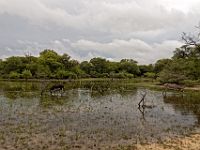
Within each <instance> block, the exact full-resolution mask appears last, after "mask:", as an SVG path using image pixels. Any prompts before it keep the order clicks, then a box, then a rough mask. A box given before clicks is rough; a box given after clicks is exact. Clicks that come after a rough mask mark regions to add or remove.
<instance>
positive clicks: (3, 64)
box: [0, 44, 200, 83]
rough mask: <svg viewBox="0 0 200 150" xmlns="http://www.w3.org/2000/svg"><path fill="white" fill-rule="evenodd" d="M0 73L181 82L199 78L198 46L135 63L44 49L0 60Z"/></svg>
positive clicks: (23, 76)
mask: <svg viewBox="0 0 200 150" xmlns="http://www.w3.org/2000/svg"><path fill="white" fill-rule="evenodd" d="M0 76H1V78H3V79H78V78H120V79H125V78H136V77H147V78H151V79H157V80H159V81H160V82H161V83H166V82H169V83H183V82H187V81H191V80H199V79H200V45H198V44H196V45H194V44H193V45H191V44H187V45H184V46H182V47H181V48H177V49H176V50H175V51H174V56H173V57H172V58H171V59H161V60H158V61H157V62H156V63H155V64H150V65H138V63H137V62H136V61H135V60H133V59H122V60H121V61H119V62H113V61H108V60H106V59H104V58H100V57H98V58H93V59H91V60H90V61H83V62H81V63H79V62H78V61H77V60H73V59H71V58H70V56H69V55H68V54H63V55H59V54H58V53H56V52H55V51H54V50H49V49H46V50H44V51H42V52H41V53H40V55H39V57H34V56H30V55H26V56H23V57H21V56H12V57H9V58H7V59H5V60H0Z"/></svg>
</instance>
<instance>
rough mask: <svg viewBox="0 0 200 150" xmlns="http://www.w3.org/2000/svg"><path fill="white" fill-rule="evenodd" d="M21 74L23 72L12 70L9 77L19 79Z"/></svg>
mask: <svg viewBox="0 0 200 150" xmlns="http://www.w3.org/2000/svg"><path fill="white" fill-rule="evenodd" d="M20 76H21V74H20V73H17V72H13V71H12V72H10V74H9V78H10V79H19V78H20Z"/></svg>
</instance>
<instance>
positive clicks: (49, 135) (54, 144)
mask: <svg viewBox="0 0 200 150" xmlns="http://www.w3.org/2000/svg"><path fill="white" fill-rule="evenodd" d="M44 84H45V83H39V82H35V83H24V82H1V83H0V91H1V92H0V126H1V128H0V145H1V146H0V147H1V148H4V149H12V148H13V149H111V148H113V147H114V148H117V147H123V146H127V145H134V144H137V143H141V144H143V143H150V142H161V141H163V140H165V139H166V138H169V137H170V138H171V137H176V136H183V135H186V134H189V133H190V132H192V131H193V130H194V129H196V128H198V126H199V123H200V108H199V104H200V98H199V94H198V93H186V94H184V95H183V94H182V93H173V92H168V93H167V96H166V97H164V96H163V94H162V91H156V90H150V89H146V88H141V87H136V86H134V83H133V84H130V83H129V82H110V83H107V82H103V81H101V82H89V81H87V82H84V83H79V82H66V83H65V89H66V90H65V92H64V93H63V94H62V96H61V94H60V93H54V95H53V96H51V95H50V94H49V92H48V90H46V92H45V93H44V95H43V96H41V95H40V91H41V88H42V86H44ZM48 84H49V85H47V84H46V85H47V86H46V87H49V86H51V85H53V84H55V83H48ZM47 89H48V88H47ZM91 89H92V90H91ZM144 92H146V93H147V96H146V98H145V104H146V105H147V106H150V107H148V108H145V109H143V108H141V109H138V103H139V101H140V99H141V97H142V93H144Z"/></svg>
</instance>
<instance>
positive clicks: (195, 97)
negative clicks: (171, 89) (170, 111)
mask: <svg viewBox="0 0 200 150" xmlns="http://www.w3.org/2000/svg"><path fill="white" fill-rule="evenodd" d="M163 99H164V102H165V103H169V104H172V106H173V107H174V109H175V110H180V111H181V112H186V113H191V112H192V113H194V114H195V115H196V116H197V119H198V124H200V107H199V106H200V93H187V94H185V95H182V94H180V95H177V94H171V95H166V96H164V97H163Z"/></svg>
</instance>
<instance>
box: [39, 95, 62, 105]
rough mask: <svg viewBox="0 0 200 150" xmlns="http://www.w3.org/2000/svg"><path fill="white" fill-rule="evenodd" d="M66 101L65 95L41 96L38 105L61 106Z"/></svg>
mask: <svg viewBox="0 0 200 150" xmlns="http://www.w3.org/2000/svg"><path fill="white" fill-rule="evenodd" d="M65 102H66V97H57V96H41V97H40V106H42V107H51V106H57V105H59V106H62V105H64V104H65Z"/></svg>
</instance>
